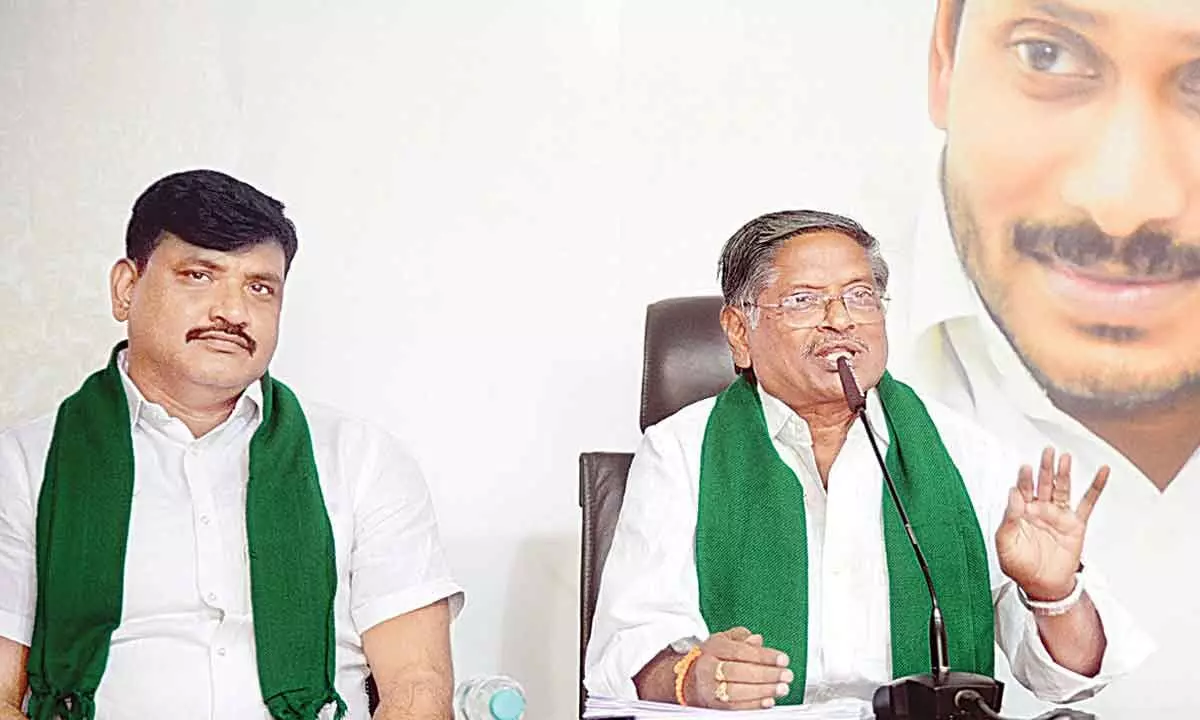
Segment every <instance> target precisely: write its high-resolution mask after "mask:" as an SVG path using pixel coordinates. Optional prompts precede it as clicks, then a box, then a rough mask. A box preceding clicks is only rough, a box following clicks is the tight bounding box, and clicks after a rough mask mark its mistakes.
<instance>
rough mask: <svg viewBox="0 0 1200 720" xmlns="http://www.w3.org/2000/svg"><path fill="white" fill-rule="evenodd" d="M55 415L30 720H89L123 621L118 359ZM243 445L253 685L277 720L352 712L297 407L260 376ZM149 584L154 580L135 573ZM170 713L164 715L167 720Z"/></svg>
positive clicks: (329, 538) (125, 455)
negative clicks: (339, 677) (246, 449)
mask: <svg viewBox="0 0 1200 720" xmlns="http://www.w3.org/2000/svg"><path fill="white" fill-rule="evenodd" d="M124 346H125V344H124V343H122V344H120V345H118V346H117V347H116V348H115V349H114V350H113V353H112V357H111V359H110V360H109V363H108V367H106V368H105V369H103V370H100V371H99V372H97V373H95V374H94V375H92V376H91V377H89V378H88V379H87V380H86V381H85V382H84V384H83V386H82V387H81V388H80V389H79V391H78V392H76V393H75V394H74V395H72V396H70V397H68V398H67V399H66V400H65V401H63V403H62V405H61V406H59V409H58V416H57V420H56V421H55V424H54V436H53V438H52V440H51V442H50V451H49V453H48V455H47V457H46V469H45V476H44V480H43V484H42V490H41V494H40V495H39V497H38V508H37V582H38V585H37V587H38V593H37V615H36V617H35V621H34V629H33V642H32V644H31V647H30V651H29V686H30V690H31V691H32V696H31V698H30V701H29V717H30V720H53V719H54V718H58V717H61V718H64V719H65V720H90V719H91V718H94V717H95V714H96V706H95V694H96V688H97V687H98V686H99V684H100V678H101V676H103V674H104V667H105V664H106V663H107V660H108V649H109V642H110V639H111V636H112V633H113V631H114V630H115V629H116V628H117V626H118V625H119V624H120V621H121V604H122V592H123V589H124V572H125V544H126V540H127V538H128V535H129V513H130V508H131V507H132V502H133V485H134V457H133V440H132V436H131V432H130V425H129V422H130V420H129V405H128V403H127V402H126V398H125V389H124V386H123V385H122V381H121V374H120V370H119V369H118V367H117V356H118V353H119V352H120V351H121V349H122V348H123V347H124ZM262 395H263V402H262V422H261V424H260V425H259V427H258V429H257V431H256V432H255V433H254V436H253V438H252V439H251V441H250V480H249V484H248V486H247V490H246V534H247V536H248V538H247V539H248V541H249V546H250V580H251V583H250V586H251V587H250V595H251V603H252V606H253V612H254V639H255V644H256V652H257V660H258V680H259V686H260V688H261V690H262V696H263V702H264V703H265V704H266V706H267V710H268V711H269V712H270V714H271V717H273V718H276V720H315V718H316V717H317V714H318V713H319V712H320V710H321V708H323V707H324V706H325V705H327V704H329V703H335V704H336V705H337V717H338V718H341V717H342V716H343V715H344V714H345V711H346V705H345V703H344V702H343V701H342V699H341V698H340V697H339V696H338V694H337V691H336V690H335V689H334V684H333V677H334V650H335V641H334V628H333V601H334V593H335V592H336V590H337V569H336V565H335V559H334V544H333V530H332V527H331V526H330V523H329V516H328V514H327V513H326V510H325V503H324V500H323V498H322V495H321V486H320V484H319V483H318V479H317V466H316V461H315V460H314V458H313V450H312V439H311V437H310V435H309V431H308V423H307V421H306V420H305V417H304V412H303V410H302V409H301V407H300V403H299V401H298V400H297V399H296V396H295V395H293V394H292V392H291V390H289V389H288V388H287V387H286V386H285V385H284V384H283V383H281V382H279V381H278V380H274V379H272V378H271V377H269V376H268V375H263V378H262ZM138 571H139V572H153V571H154V569H153V568H139V569H138ZM171 715H172V712H171V708H163V709H162V716H163V717H169V716H171Z"/></svg>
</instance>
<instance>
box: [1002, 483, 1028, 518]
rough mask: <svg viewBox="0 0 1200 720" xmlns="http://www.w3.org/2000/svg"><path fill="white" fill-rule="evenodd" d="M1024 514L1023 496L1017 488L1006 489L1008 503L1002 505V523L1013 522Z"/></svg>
mask: <svg viewBox="0 0 1200 720" xmlns="http://www.w3.org/2000/svg"><path fill="white" fill-rule="evenodd" d="M1024 514H1025V498H1024V497H1022V496H1021V491H1020V490H1018V489H1017V488H1015V487H1013V488H1009V489H1008V504H1007V505H1006V506H1005V507H1004V524H1005V525H1007V524H1009V523H1014V522H1016V521H1017V520H1020V519H1021V516H1023V515H1024Z"/></svg>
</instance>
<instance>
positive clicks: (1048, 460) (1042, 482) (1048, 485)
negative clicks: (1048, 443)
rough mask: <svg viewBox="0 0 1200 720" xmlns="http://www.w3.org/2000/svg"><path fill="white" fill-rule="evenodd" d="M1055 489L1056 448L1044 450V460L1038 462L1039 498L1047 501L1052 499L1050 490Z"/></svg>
mask: <svg viewBox="0 0 1200 720" xmlns="http://www.w3.org/2000/svg"><path fill="white" fill-rule="evenodd" d="M1053 489H1054V448H1052V447H1047V448H1046V449H1045V450H1042V461H1041V463H1039V464H1038V478H1037V499H1038V500H1040V501H1042V502H1046V501H1048V500H1050V491H1051V490H1053Z"/></svg>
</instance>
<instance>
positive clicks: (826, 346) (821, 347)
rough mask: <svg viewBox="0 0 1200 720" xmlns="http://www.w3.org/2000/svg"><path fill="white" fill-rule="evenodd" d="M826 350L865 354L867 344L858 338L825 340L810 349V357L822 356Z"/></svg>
mask: <svg viewBox="0 0 1200 720" xmlns="http://www.w3.org/2000/svg"><path fill="white" fill-rule="evenodd" d="M826 350H850V351H852V352H856V353H865V352H866V351H867V344H866V343H864V342H863V341H861V340H859V339H858V338H852V337H839V338H833V339H831V340H825V341H823V342H820V343H817V344H815V345H813V346H811V347H810V348H809V349H808V354H809V355H820V354H821V353H823V352H825V351H826Z"/></svg>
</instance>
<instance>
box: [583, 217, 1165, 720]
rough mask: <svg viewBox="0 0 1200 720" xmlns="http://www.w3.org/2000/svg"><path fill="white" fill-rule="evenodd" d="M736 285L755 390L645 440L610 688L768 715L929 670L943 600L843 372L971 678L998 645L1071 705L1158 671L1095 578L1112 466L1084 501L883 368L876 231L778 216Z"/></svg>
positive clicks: (604, 642) (725, 283)
mask: <svg viewBox="0 0 1200 720" xmlns="http://www.w3.org/2000/svg"><path fill="white" fill-rule="evenodd" d="M720 275H721V285H722V291H723V294H724V299H725V306H724V308H723V310H722V312H721V325H722V327H723V328H724V330H725V334H726V336H727V338H728V341H729V347H730V350H731V352H732V354H733V361H734V365H735V366H736V367H737V369H738V374H739V377H738V379H737V380H735V381H734V382H733V383H732V384H731V385H730V386H729V387H728V388H727V389H726V390H725V391H723V392H722V393H721V394H720V395H718V396H716V397H714V398H708V399H705V400H701V401H700V402H697V403H695V404H693V405H690V406H688V407H686V408H684V409H682V410H680V411H679V412H678V413H676V414H675V415H673V416H671V417H669V418H667V419H666V420H664V421H662V422H661V423H659V424H657V425H655V426H653V427H651V428H649V429H647V431H646V434H645V437H644V438H643V440H642V443H641V446H640V447H639V449H638V452H637V455H636V456H635V458H634V461H633V466H632V468H631V470H630V474H629V481H628V486H627V489H626V495H625V501H624V505H623V507H622V511H621V516H620V520H619V522H618V524H617V527H616V533H615V536H614V538H613V543H612V549H611V551H610V554H609V556H608V560H607V563H606V565H605V568H604V573H603V577H602V581H601V586H600V594H599V599H598V604H597V609H596V615H595V623H594V626H593V631H592V636H591V642H590V644H589V646H588V651H587V660H586V683H587V686H588V689H589V691H590V692H591V693H592V694H593V695H603V696H614V697H625V698H633V697H639V698H642V699H649V700H658V701H664V702H675V703H679V704H681V705H695V706H704V707H712V708H725V709H750V708H767V707H771V706H773V705H775V704H776V703H784V704H799V703H802V702H805V701H806V700H808V701H810V702H811V701H812V700H814V699H816V698H819V697H828V696H830V695H837V694H839V693H841V694H844V693H850V692H861V689H862V688H864V687H865V688H870V687H873V686H874V685H877V684H881V683H886V682H888V681H890V680H891V679H892V678H895V677H901V676H904V675H910V674H917V673H921V672H925V671H927V669H928V668H929V667H930V650H929V645H928V642H927V639H928V634H927V622H928V618H929V611H930V601H929V598H928V596H927V594H926V592H925V590H924V585H923V581H922V579H921V575H920V569H919V567H918V565H917V563H916V561H915V559H914V556H913V551H912V548H911V547H910V546H909V544H908V541H907V538H906V535H905V533H904V528H903V525H902V523H901V521H900V519H899V515H898V512H897V510H896V509H895V507H894V506H893V505H892V504H891V501H890V499H889V498H887V497H886V495H885V494H884V493H883V487H884V484H883V473H882V471H881V469H880V467H879V466H878V464H877V460H876V458H875V457H874V455H873V452H872V449H871V446H870V443H869V438H868V437H867V435H866V433H867V431H866V430H865V429H864V428H863V426H862V425H861V424H855V423H854V420H855V418H856V413H855V412H854V411H852V410H851V408H850V407H849V406H848V404H847V400H846V398H845V396H844V394H843V388H842V385H841V381H840V379H839V373H838V364H839V360H841V359H845V360H846V361H848V362H849V363H850V364H851V366H852V367H853V369H854V372H855V374H856V375H857V379H858V382H859V383H860V384H861V386H862V388H863V390H864V391H865V394H866V408H865V413H866V414H867V416H868V417H869V418H870V419H871V420H872V421H873V423H872V424H873V428H874V432H875V433H876V436H877V438H876V439H877V442H878V444H879V445H880V448H881V453H884V454H885V455H886V460H885V462H886V465H887V467H888V470H889V472H890V474H891V475H892V477H893V478H894V479H895V480H896V482H897V485H898V489H899V494H900V497H901V498H902V500H903V502H904V506H905V508H906V509H907V511H908V515H909V517H910V519H911V520H912V525H913V528H914V530H915V532H916V535H917V537H918V539H919V540H920V542H921V543H922V545H923V547H924V549H925V553H926V555H927V556H928V558H929V565H930V569H931V573H932V576H933V581H934V584H935V586H936V588H937V591H938V594H939V599H940V601H941V605H942V608H943V611H944V613H945V615H946V626H947V632H948V636H949V654H950V657H949V660H950V665H951V667H952V668H954V669H956V670H964V671H970V672H975V673H980V674H984V675H991V674H992V672H993V666H994V659H995V646H996V644H999V646H1000V648H1001V650H1002V651H1003V652H1004V654H1005V655H1006V656H1007V657H1008V660H1009V662H1010V663H1011V665H1012V667H1013V670H1014V673H1015V676H1016V677H1017V678H1018V680H1019V681H1020V682H1021V683H1023V684H1024V685H1026V686H1028V687H1029V688H1030V689H1031V690H1033V691H1034V692H1035V693H1036V694H1038V695H1039V696H1040V697H1043V698H1045V699H1048V700H1052V701H1056V702H1068V701H1072V700H1076V699H1079V698H1083V697H1087V696H1090V695H1092V694H1094V693H1095V692H1097V691H1098V690H1099V689H1100V688H1102V687H1103V686H1104V685H1106V684H1107V683H1108V682H1110V681H1111V680H1112V678H1113V677H1115V676H1117V675H1120V674H1123V673H1125V672H1128V670H1130V669H1131V668H1132V667H1133V666H1136V665H1137V664H1138V663H1140V662H1141V660H1142V659H1143V658H1144V656H1145V655H1146V654H1147V652H1148V641H1147V640H1146V639H1145V637H1144V635H1142V634H1141V632H1140V631H1139V630H1138V629H1137V627H1136V625H1135V624H1134V622H1133V620H1132V619H1131V618H1129V617H1127V615H1126V613H1124V611H1122V610H1121V608H1120V607H1119V606H1118V605H1117V604H1116V603H1115V602H1114V601H1113V600H1112V599H1111V598H1109V597H1108V596H1107V595H1106V594H1105V592H1104V589H1103V584H1102V581H1101V580H1100V579H1099V578H1097V577H1096V576H1095V574H1094V573H1093V572H1092V571H1090V570H1088V571H1086V572H1085V571H1083V570H1082V567H1083V566H1082V564H1081V556H1082V551H1083V543H1084V535H1085V531H1086V529H1087V522H1088V517H1089V515H1090V514H1091V512H1092V508H1093V507H1094V506H1095V504H1096V501H1097V500H1098V498H1099V497H1100V493H1101V491H1102V490H1103V489H1104V485H1105V483H1106V481H1107V479H1108V469H1107V468H1102V469H1101V470H1100V471H1099V472H1098V473H1097V474H1096V476H1095V478H1094V479H1093V480H1092V483H1091V486H1090V487H1089V488H1088V490H1087V491H1086V492H1085V493H1083V496H1082V499H1081V501H1080V502H1079V504H1078V506H1077V507H1075V508H1071V507H1070V502H1069V499H1070V497H1071V489H1070V484H1071V460H1070V457H1069V456H1068V455H1063V456H1061V457H1059V458H1057V462H1056V457H1055V455H1056V453H1055V451H1054V449H1053V448H1046V450H1045V451H1044V452H1043V453H1042V457H1041V460H1040V464H1039V467H1038V468H1037V470H1036V471H1035V470H1034V469H1033V468H1032V467H1030V466H1029V465H1021V464H1020V462H1019V461H1018V460H1017V459H1015V458H1014V457H1013V456H1012V455H1011V454H1009V453H1008V452H1006V450H1005V449H1004V448H1003V447H1001V446H1000V445H998V444H997V443H996V442H995V441H994V440H993V439H992V438H991V437H990V436H989V435H988V434H986V433H985V432H984V431H983V430H981V429H980V428H979V427H978V426H976V425H975V424H973V423H972V422H970V421H968V420H966V419H964V418H962V417H959V416H957V415H955V414H954V413H953V412H952V411H950V410H948V409H946V408H943V407H941V406H938V405H935V404H933V403H925V402H923V401H922V400H921V399H920V398H919V397H918V396H917V395H916V394H915V393H914V392H913V391H912V389H911V388H909V387H908V386H907V385H905V384H904V383H902V382H900V381H898V380H896V379H895V378H893V377H892V376H891V375H890V374H889V373H887V372H886V370H885V366H886V364H887V350H888V349H887V335H886V331H885V322H884V321H885V306H886V299H887V298H886V294H885V293H886V290H887V281H888V268H887V264H886V262H885V261H884V259H883V256H882V255H881V253H880V251H879V244H878V242H877V241H876V239H875V238H874V237H872V236H871V235H870V234H869V233H867V232H866V231H865V230H864V229H863V228H862V227H861V226H859V225H858V223H856V222H854V221H853V220H850V219H848V218H845V217H841V216H838V215H833V214H831V213H825V212H816V211H790V212H780V213H773V214H770V215H764V216H762V217H760V218H757V219H755V220H753V221H751V222H750V223H748V224H747V225H745V226H744V227H742V228H741V229H740V230H738V231H737V233H735V234H734V235H733V237H731V238H730V239H729V241H728V242H727V243H726V244H725V248H724V250H723V252H722V256H721V261H720ZM1035 475H1036V478H1035ZM1014 481H1015V482H1014Z"/></svg>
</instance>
